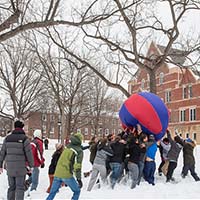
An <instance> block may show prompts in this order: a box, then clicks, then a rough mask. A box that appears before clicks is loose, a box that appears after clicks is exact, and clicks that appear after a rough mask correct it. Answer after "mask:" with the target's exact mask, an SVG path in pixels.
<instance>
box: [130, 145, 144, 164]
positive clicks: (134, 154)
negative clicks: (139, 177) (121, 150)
mask: <svg viewBox="0 0 200 200" xmlns="http://www.w3.org/2000/svg"><path fill="white" fill-rule="evenodd" d="M145 152H146V148H145V147H143V148H142V147H141V146H140V144H139V143H138V144H137V143H135V142H134V143H131V144H130V145H129V148H128V151H127V153H128V155H129V159H128V161H130V162H133V163H135V164H138V163H139V161H140V157H141V154H142V153H143V154H145Z"/></svg>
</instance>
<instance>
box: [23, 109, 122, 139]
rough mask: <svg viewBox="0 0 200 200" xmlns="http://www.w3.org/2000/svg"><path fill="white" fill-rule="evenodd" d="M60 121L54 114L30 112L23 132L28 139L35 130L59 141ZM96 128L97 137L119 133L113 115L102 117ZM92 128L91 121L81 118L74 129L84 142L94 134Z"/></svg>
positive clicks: (116, 119) (117, 124) (115, 116)
mask: <svg viewBox="0 0 200 200" xmlns="http://www.w3.org/2000/svg"><path fill="white" fill-rule="evenodd" d="M60 121H61V120H60V119H59V115H58V114H56V113H41V112H32V113H30V117H29V118H28V119H27V120H26V121H25V127H24V130H25V132H26V133H27V134H28V135H29V136H30V137H32V135H33V132H34V130H35V129H41V130H42V134H43V137H48V138H51V139H59V138H60V126H61V122H60ZM98 126H99V128H98V133H97V135H98V136H103V135H105V134H109V133H115V134H117V133H118V132H119V131H121V126H120V122H119V118H118V116H117V115H114V114H113V115H106V114H104V115H102V116H101V118H100V120H99V124H98ZM92 127H93V124H92V123H91V120H90V119H89V118H86V117H84V116H83V117H82V119H81V118H80V120H79V121H78V123H77V124H76V126H75V129H76V131H79V132H81V133H82V134H83V135H84V139H85V140H88V139H90V138H91V136H93V135H94V134H95V133H94V130H93V128H92Z"/></svg>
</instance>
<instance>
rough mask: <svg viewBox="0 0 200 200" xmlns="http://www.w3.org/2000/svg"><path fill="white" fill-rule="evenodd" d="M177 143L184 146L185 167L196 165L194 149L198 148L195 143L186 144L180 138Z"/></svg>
mask: <svg viewBox="0 0 200 200" xmlns="http://www.w3.org/2000/svg"><path fill="white" fill-rule="evenodd" d="M177 142H178V143H179V144H181V145H182V146H183V164H184V165H194V164H195V158H194V147H195V146H196V145H195V143H194V142H186V141H184V140H182V139H181V138H180V137H178V140H177Z"/></svg>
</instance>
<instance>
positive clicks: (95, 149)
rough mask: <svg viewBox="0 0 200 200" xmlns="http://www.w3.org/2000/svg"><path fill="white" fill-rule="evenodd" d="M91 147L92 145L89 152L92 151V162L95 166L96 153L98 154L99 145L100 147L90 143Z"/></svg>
mask: <svg viewBox="0 0 200 200" xmlns="http://www.w3.org/2000/svg"><path fill="white" fill-rule="evenodd" d="M89 145H90V147H89V150H90V162H91V163H92V164H93V163H94V159H95V156H96V153H97V145H98V143H96V142H90V143H89Z"/></svg>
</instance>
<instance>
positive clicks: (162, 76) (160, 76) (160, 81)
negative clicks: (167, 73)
mask: <svg viewBox="0 0 200 200" xmlns="http://www.w3.org/2000/svg"><path fill="white" fill-rule="evenodd" d="M163 82H164V73H163V72H161V73H160V74H159V84H160V85H162V84H163Z"/></svg>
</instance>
